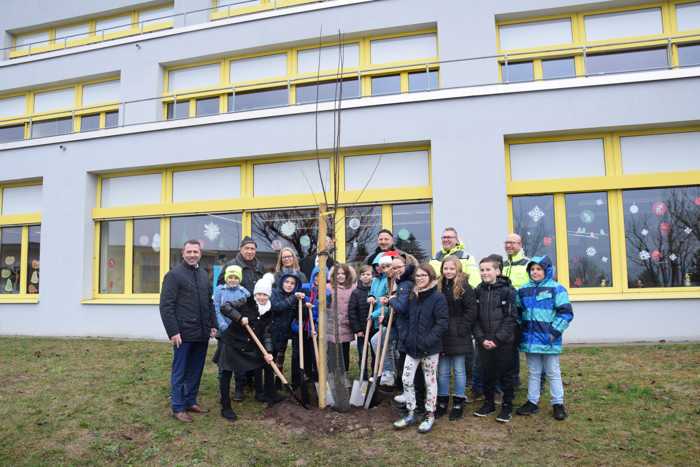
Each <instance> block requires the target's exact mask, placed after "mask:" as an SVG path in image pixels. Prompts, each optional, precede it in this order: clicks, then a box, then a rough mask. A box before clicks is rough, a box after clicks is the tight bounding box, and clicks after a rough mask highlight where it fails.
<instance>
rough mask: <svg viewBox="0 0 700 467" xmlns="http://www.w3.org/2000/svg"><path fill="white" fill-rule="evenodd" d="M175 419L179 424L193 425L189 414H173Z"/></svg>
mask: <svg viewBox="0 0 700 467" xmlns="http://www.w3.org/2000/svg"><path fill="white" fill-rule="evenodd" d="M173 418H174V419H175V420H177V421H178V422H182V423H192V417H191V416H190V414H188V413H187V412H173Z"/></svg>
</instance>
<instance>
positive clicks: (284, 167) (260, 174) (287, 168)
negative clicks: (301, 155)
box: [253, 159, 331, 196]
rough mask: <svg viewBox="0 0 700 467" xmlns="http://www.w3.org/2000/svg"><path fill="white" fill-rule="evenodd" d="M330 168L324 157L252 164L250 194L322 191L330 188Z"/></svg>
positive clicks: (272, 194)
mask: <svg viewBox="0 0 700 467" xmlns="http://www.w3.org/2000/svg"><path fill="white" fill-rule="evenodd" d="M330 170H331V166H330V160H328V159H319V160H314V159H310V160H304V161H291V162H275V163H272V164H255V165H254V166H253V196H281V195H293V194H307V195H308V194H309V193H322V192H323V189H324V188H325V189H326V190H328V189H329V187H330ZM319 172H320V176H319ZM280 180H284V183H279V181H280Z"/></svg>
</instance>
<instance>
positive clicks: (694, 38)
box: [497, 0, 700, 82]
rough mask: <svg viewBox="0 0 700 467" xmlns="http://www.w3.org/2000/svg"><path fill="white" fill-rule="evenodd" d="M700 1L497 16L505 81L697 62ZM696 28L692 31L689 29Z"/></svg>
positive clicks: (500, 61) (693, 63) (503, 79)
mask: <svg viewBox="0 0 700 467" xmlns="http://www.w3.org/2000/svg"><path fill="white" fill-rule="evenodd" d="M699 18H700V2H687V1H686V0H665V1H661V2H657V3H656V4H652V5H638V6H628V7H621V8H615V9H607V10H595V11H582V12H576V13H570V14H562V15H559V16H558V17H557V16H554V17H550V18H549V19H546V20H541V19H517V20H507V21H499V22H498V23H497V29H498V38H497V41H498V46H499V51H500V53H501V57H499V65H500V67H501V79H502V81H504V82H519V81H531V80H539V79H553V78H569V77H574V76H584V75H597V74H606V73H622V72H630V71H644V70H655V69H663V68H669V67H678V66H692V65H695V64H697V63H698V60H696V59H697V56H698V54H697V53H696V51H695V50H694V49H693V46H694V44H697V43H698V41H700V19H699ZM694 33H696V35H693V34H694Z"/></svg>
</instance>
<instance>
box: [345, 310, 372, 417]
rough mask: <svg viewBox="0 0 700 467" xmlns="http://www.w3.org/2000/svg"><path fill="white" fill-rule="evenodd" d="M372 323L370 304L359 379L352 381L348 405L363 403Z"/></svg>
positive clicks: (359, 405)
mask: <svg viewBox="0 0 700 467" xmlns="http://www.w3.org/2000/svg"><path fill="white" fill-rule="evenodd" d="M371 325H372V306H370V307H369V313H367V326H365V339H364V340H365V342H364V345H363V346H362V361H361V364H360V379H359V380H357V379H356V380H355V381H353V382H352V392H351V393H350V405H352V406H353V407H362V406H363V405H364V404H365V396H366V395H367V381H365V364H366V363H367V347H369V329H370V326H371Z"/></svg>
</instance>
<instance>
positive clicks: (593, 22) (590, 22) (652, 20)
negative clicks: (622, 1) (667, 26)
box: [584, 8, 663, 41]
mask: <svg viewBox="0 0 700 467" xmlns="http://www.w3.org/2000/svg"><path fill="white" fill-rule="evenodd" d="M584 23H585V30H586V39H588V40H589V41H600V40H604V39H615V38H618V37H632V36H647V35H652V34H661V33H662V32H663V26H662V21H661V8H648V9H645V10H635V11H621V12H618V13H603V14H599V15H590V16H585V17H584Z"/></svg>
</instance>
